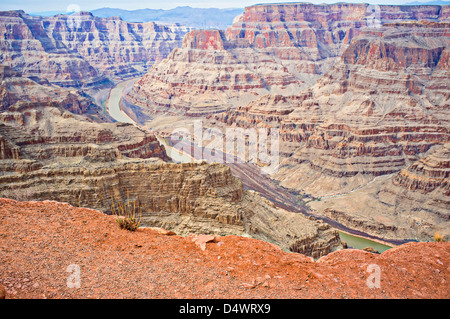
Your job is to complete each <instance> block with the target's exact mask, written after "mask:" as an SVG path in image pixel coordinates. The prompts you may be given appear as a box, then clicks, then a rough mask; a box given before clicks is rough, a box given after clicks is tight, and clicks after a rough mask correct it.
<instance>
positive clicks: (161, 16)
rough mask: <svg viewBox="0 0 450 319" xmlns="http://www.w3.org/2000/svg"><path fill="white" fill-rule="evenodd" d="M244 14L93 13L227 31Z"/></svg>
mask: <svg viewBox="0 0 450 319" xmlns="http://www.w3.org/2000/svg"><path fill="white" fill-rule="evenodd" d="M242 12H244V9H243V8H242V9H241V8H237V9H216V8H209V9H204V8H191V7H188V6H185V7H177V8H175V9H170V10H161V9H139V10H123V9H115V8H101V9H96V10H93V11H91V13H92V14H94V15H95V16H98V17H102V18H109V17H113V16H119V17H120V18H122V19H123V20H125V21H127V22H149V21H154V22H159V23H164V24H168V23H180V24H182V25H185V26H188V27H193V28H197V29H225V28H227V27H228V26H230V25H231V24H232V23H233V19H234V18H235V17H236V16H238V15H239V14H241V13H242Z"/></svg>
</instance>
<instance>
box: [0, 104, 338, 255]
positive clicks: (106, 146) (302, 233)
mask: <svg viewBox="0 0 450 319" xmlns="http://www.w3.org/2000/svg"><path fill="white" fill-rule="evenodd" d="M0 119H1V120H3V121H1V122H0V194H1V195H2V196H5V197H11V198H16V199H28V200H30V199H34V200H46V199H47V200H59V201H64V202H69V203H71V204H73V205H78V206H83V207H90V208H95V209H99V210H102V211H103V212H105V213H108V212H109V213H111V204H112V201H113V199H112V198H113V196H114V197H115V200H116V202H117V200H125V198H126V195H125V194H127V193H128V192H129V193H130V194H131V196H132V198H133V199H138V200H139V202H140V203H141V207H142V213H143V215H144V217H143V224H144V225H160V226H164V227H166V228H168V229H174V230H176V231H177V232H178V233H179V234H188V233H191V232H192V233H208V234H216V235H226V234H235V235H243V236H244V235H245V236H252V237H254V238H259V239H263V240H266V241H269V242H272V243H275V244H277V245H279V246H281V247H282V248H283V249H285V250H292V251H295V252H301V253H305V254H308V255H310V256H313V257H316V258H318V257H320V256H323V255H326V254H328V253H330V252H332V251H334V250H337V249H340V248H342V245H341V242H340V239H339V234H338V233H337V231H336V230H334V229H332V228H331V227H330V226H329V225H327V224H324V223H322V222H320V221H317V220H314V219H310V218H307V217H305V216H303V215H302V214H295V213H291V212H287V211H285V210H283V209H279V208H276V207H275V206H274V205H272V204H271V203H269V202H268V201H267V200H264V199H263V198H262V197H260V195H258V194H256V193H252V192H249V191H246V192H244V190H243V186H242V182H241V181H240V180H238V179H237V178H236V177H234V176H233V175H232V174H231V170H230V168H229V167H226V166H223V165H218V164H206V163H196V164H194V163H193V164H172V163H167V162H164V161H163V160H165V161H167V160H168V157H167V155H166V152H165V150H164V148H163V147H162V146H161V145H160V144H159V142H158V141H157V139H156V137H155V136H154V135H153V134H151V133H150V132H148V131H147V130H143V129H140V128H137V127H135V126H133V125H131V124H123V123H95V122H93V121H89V120H87V119H85V118H84V117H83V116H79V115H74V114H72V113H69V112H67V111H64V110H61V109H59V108H55V107H34V108H33V109H28V110H22V109H20V110H16V111H15V110H9V111H8V112H4V113H1V114H0Z"/></svg>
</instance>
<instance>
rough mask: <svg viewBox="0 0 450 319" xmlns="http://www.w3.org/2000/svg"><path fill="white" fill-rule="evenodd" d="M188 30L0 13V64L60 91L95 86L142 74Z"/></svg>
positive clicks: (111, 20)
mask: <svg viewBox="0 0 450 319" xmlns="http://www.w3.org/2000/svg"><path fill="white" fill-rule="evenodd" d="M187 31H189V29H186V28H183V27H181V26H163V25H158V24H155V23H153V22H148V23H129V22H125V21H122V20H121V19H120V18H118V17H112V18H98V17H94V16H93V15H92V14H90V13H87V12H80V13H76V14H73V15H57V16H54V17H35V16H30V15H28V14H26V13H25V12H23V11H6V12H0V35H1V40H0V47H1V49H0V64H4V65H8V66H10V67H12V68H13V69H15V70H17V71H19V72H21V73H23V75H24V76H27V77H29V76H39V77H41V78H44V79H47V80H48V81H49V82H51V83H53V84H56V85H59V86H65V87H83V88H89V87H99V86H102V85H108V84H110V83H111V80H122V79H127V78H130V77H136V76H139V75H141V74H143V73H144V72H145V71H147V69H148V68H149V67H150V66H151V65H153V64H154V63H155V62H158V61H160V60H162V59H163V58H165V57H166V56H167V55H168V54H169V53H170V52H171V51H172V50H173V49H174V48H176V47H179V46H180V45H181V41H182V39H183V36H184V34H185V33H186V32H187Z"/></svg>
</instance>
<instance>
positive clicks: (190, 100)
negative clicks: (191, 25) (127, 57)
mask: <svg viewBox="0 0 450 319" xmlns="http://www.w3.org/2000/svg"><path fill="white" fill-rule="evenodd" d="M377 8H379V11H377V14H375V13H372V11H371V10H372V9H373V6H369V5H367V4H334V5H313V4H308V3H292V4H277V5H255V6H250V7H247V8H246V9H245V11H244V13H243V14H242V15H240V16H238V17H236V18H235V20H234V22H233V25H232V26H231V27H229V28H227V29H226V31H221V30H194V31H192V32H191V33H188V34H187V35H186V36H185V38H184V40H183V44H182V46H181V47H180V48H177V49H175V50H174V51H172V52H171V54H170V55H169V56H168V57H167V58H166V59H164V60H163V61H161V62H160V63H158V64H156V65H155V66H154V67H153V68H152V70H151V71H150V72H148V73H147V74H146V75H145V76H144V77H143V78H142V79H141V80H139V81H138V82H137V83H136V85H135V87H134V89H133V90H132V91H131V92H130V93H129V96H128V99H129V100H130V101H132V102H133V103H135V104H137V105H141V106H143V107H145V108H148V109H149V110H150V111H151V112H176V113H182V114H185V113H186V114H187V115H194V116H200V115H207V114H211V113H216V112H222V111H224V110H226V109H227V108H236V107H238V106H245V105H246V104H248V103H249V102H250V101H253V100H256V99H258V98H260V97H261V96H263V95H266V94H280V95H291V94H297V92H299V91H300V90H301V89H304V88H307V87H309V86H311V85H312V84H314V83H315V82H316V81H317V80H318V78H320V76H321V75H323V74H324V73H325V72H327V71H328V70H330V68H331V66H333V65H334V64H335V63H336V62H337V61H338V60H339V58H340V56H341V55H342V54H343V52H344V51H345V50H346V49H347V48H348V46H349V45H350V43H351V41H352V39H354V38H355V37H357V36H358V35H359V34H360V33H361V32H362V30H363V29H373V30H374V32H375V31H376V29H377V27H378V25H376V23H380V24H381V23H383V24H385V23H390V22H392V23H395V22H401V21H418V20H429V21H434V22H441V21H448V20H449V17H450V13H449V9H448V8H447V7H446V6H442V7H440V6H427V7H424V6H411V7H408V6H377ZM373 21H375V22H376V23H375V22H373Z"/></svg>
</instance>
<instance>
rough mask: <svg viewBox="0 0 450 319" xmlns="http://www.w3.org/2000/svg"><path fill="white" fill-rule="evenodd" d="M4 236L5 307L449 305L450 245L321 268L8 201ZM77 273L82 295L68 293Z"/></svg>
mask: <svg viewBox="0 0 450 319" xmlns="http://www.w3.org/2000/svg"><path fill="white" fill-rule="evenodd" d="M18 230H20V231H18ZM0 233H1V234H2V240H1V241H0V251H1V256H2V258H0V285H2V286H4V287H5V290H6V298H7V299H20V298H31V299H34V298H38V299H41V298H42V299H43V298H52V299H54V298H65V299H68V298H105V299H106V298H113V299H121V298H133V299H137V298H169V299H173V298H176V299H185V298H199V299H200V298H225V299H228V298H273V299H276V298H287V299H291V298H293V299H303V298H313V299H314V298H336V299H342V298H368V299H372V298H389V299H392V298H415V299H418V298H422V299H423V298H442V299H448V298H449V297H450V295H449V290H448V276H449V275H450V274H449V267H448V263H449V262H450V256H449V252H450V249H449V248H450V246H449V245H450V244H449V243H411V244H405V245H401V246H399V247H396V248H392V249H390V250H388V251H386V252H384V253H382V254H381V255H378V254H372V253H368V252H365V251H361V250H354V249H349V250H341V251H338V252H334V253H332V254H330V255H328V256H325V257H323V258H321V259H319V260H318V261H316V262H315V261H314V260H312V259H311V258H309V257H306V256H304V255H301V254H293V253H286V252H283V251H281V250H280V249H279V248H278V247H275V246H274V245H272V244H269V243H267V242H263V241H260V240H256V239H252V238H243V237H237V236H220V237H219V236H216V237H215V238H214V237H213V240H212V241H211V242H209V243H207V244H205V246H204V248H205V249H204V250H202V249H201V247H199V246H198V245H197V244H196V242H195V241H193V239H194V238H195V237H194V238H193V237H191V236H188V237H181V236H167V235H163V234H161V232H159V231H158V230H155V229H149V228H143V229H139V230H138V231H136V232H128V231H125V230H120V229H119V227H118V226H117V224H116V222H115V219H114V218H113V217H111V216H105V215H104V214H101V213H100V212H98V211H94V210H92V209H86V208H76V207H73V206H70V205H68V204H65V203H58V202H49V201H47V202H16V201H13V200H8V199H0ZM49 265H51V267H50V266H49ZM369 265H371V266H370V267H372V268H370V267H369ZM376 266H378V267H379V268H378V269H379V271H380V273H379V274H380V281H379V286H378V285H377V286H374V285H373V284H374V283H376V281H375V280H374V279H373V277H374V274H376V272H374V268H373V267H376ZM69 267H70V268H69ZM78 267H79V268H78ZM74 270H80V272H81V273H80V279H81V280H80V282H79V283H80V286H79V287H78V288H77V287H76V286H75V287H74V286H70V285H69V286H68V284H67V282H68V279H70V278H71V277H69V276H70V275H72V274H76V272H75V271H74ZM69 283H70V281H69ZM369 284H372V286H370V285H369ZM172 311H173V312H172ZM178 312H179V309H177V308H176V309H172V310H171V309H166V313H167V314H169V315H170V314H171V313H173V314H174V315H176V314H178Z"/></svg>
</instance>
